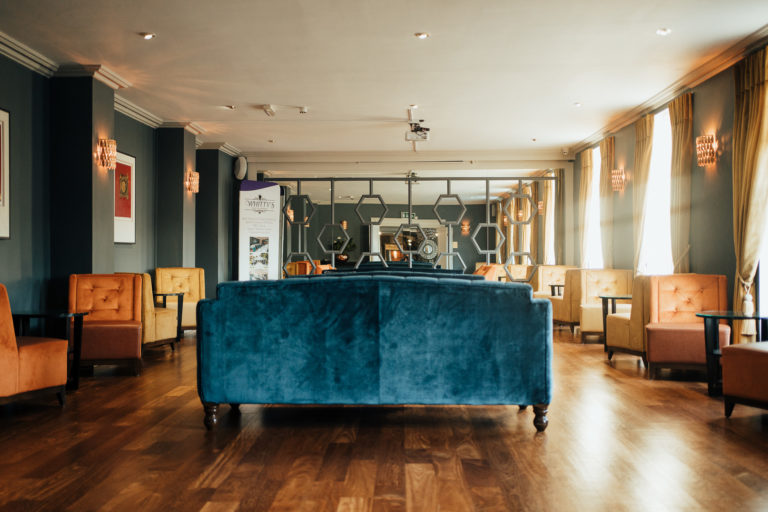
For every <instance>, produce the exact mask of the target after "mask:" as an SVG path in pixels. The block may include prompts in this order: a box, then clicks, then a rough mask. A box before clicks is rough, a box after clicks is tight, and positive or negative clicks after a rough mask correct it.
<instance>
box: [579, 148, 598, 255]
mask: <svg viewBox="0 0 768 512" xmlns="http://www.w3.org/2000/svg"><path fill="white" fill-rule="evenodd" d="M600 163H601V162H600V148H599V147H596V148H594V149H593V150H592V180H591V182H590V186H589V192H588V195H587V207H586V211H585V213H584V238H585V246H584V251H585V253H584V257H583V258H582V262H581V266H582V267H583V268H603V237H602V235H601V233H600Z"/></svg>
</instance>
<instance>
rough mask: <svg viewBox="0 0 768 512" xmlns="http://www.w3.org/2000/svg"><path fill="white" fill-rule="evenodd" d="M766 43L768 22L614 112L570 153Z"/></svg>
mask: <svg viewBox="0 0 768 512" xmlns="http://www.w3.org/2000/svg"><path fill="white" fill-rule="evenodd" d="M766 43H768V25H765V26H763V27H762V28H761V29H760V30H757V31H756V32H753V33H752V34H750V35H748V36H747V37H745V38H744V39H742V40H741V41H739V42H738V43H736V44H734V45H733V46H731V47H730V48H728V49H727V50H725V51H723V52H721V53H719V54H718V55H717V56H715V57H714V58H712V59H710V60H709V61H707V62H706V63H704V64H703V65H702V66H699V67H698V68H696V69H694V70H693V71H691V72H690V73H688V74H687V75H685V76H684V77H682V78H681V79H680V80H678V81H677V82H675V83H673V84H671V85H670V86H669V87H667V88H665V89H664V90H662V91H661V92H659V93H658V94H656V95H655V96H653V97H652V98H650V99H649V100H648V101H646V102H644V103H642V104H641V105H638V106H637V107H635V108H633V109H631V110H629V111H627V112H624V113H623V114H620V115H618V116H616V117H615V118H614V119H613V120H611V121H610V122H609V123H608V124H607V125H605V126H604V127H603V128H602V129H600V130H599V131H597V132H595V133H593V134H592V135H590V136H589V137H587V138H586V139H584V140H582V141H581V142H579V143H578V144H576V145H575V146H573V147H572V148H571V154H574V155H575V154H577V153H579V152H580V151H583V150H585V149H587V148H588V147H590V146H594V145H595V144H597V143H598V142H600V141H601V140H602V139H604V138H605V137H607V136H609V135H612V134H614V133H616V132H618V131H619V130H621V129H622V128H624V127H625V126H629V125H630V124H632V123H634V122H635V121H637V120H638V119H640V118H641V117H643V116H644V115H646V114H649V113H651V112H653V111H654V110H657V109H659V108H661V107H663V106H664V105H666V104H667V103H669V102H670V101H672V100H673V99H675V98H676V97H678V96H679V95H681V94H683V93H684V92H687V91H688V90H689V89H693V88H694V87H696V86H697V85H699V84H701V83H703V82H705V81H707V80H709V79H710V78H712V77H713V76H715V75H717V74H718V73H720V72H722V71H725V70H726V69H728V68H730V67H731V66H733V65H734V64H736V63H737V62H739V61H740V60H741V59H743V58H744V56H745V55H747V54H748V53H750V52H751V51H752V50H754V49H756V48H758V47H760V46H763V45H765V44H766Z"/></svg>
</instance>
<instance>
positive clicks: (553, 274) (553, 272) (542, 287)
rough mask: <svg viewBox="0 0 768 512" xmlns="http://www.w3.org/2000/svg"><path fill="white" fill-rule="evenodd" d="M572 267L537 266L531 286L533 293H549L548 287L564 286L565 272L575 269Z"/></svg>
mask: <svg viewBox="0 0 768 512" xmlns="http://www.w3.org/2000/svg"><path fill="white" fill-rule="evenodd" d="M575 268H576V267H574V266H572V265H539V266H538V267H537V268H536V275H535V276H533V281H532V282H531V286H533V289H534V291H537V292H547V293H550V289H549V285H551V284H565V272H566V270H570V269H575Z"/></svg>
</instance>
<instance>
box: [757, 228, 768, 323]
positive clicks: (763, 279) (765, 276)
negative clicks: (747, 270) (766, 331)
mask: <svg viewBox="0 0 768 512" xmlns="http://www.w3.org/2000/svg"><path fill="white" fill-rule="evenodd" d="M765 228H766V229H765V235H764V236H763V252H762V254H761V255H760V265H758V267H757V270H758V271H759V272H760V275H759V276H758V281H757V284H758V287H757V296H758V298H757V303H758V305H759V306H760V314H761V315H768V226H766V227H765Z"/></svg>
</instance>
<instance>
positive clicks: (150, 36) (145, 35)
mask: <svg viewBox="0 0 768 512" xmlns="http://www.w3.org/2000/svg"><path fill="white" fill-rule="evenodd" d="M139 35H140V36H141V37H143V38H144V39H146V40H147V41H149V40H150V39H154V38H156V37H157V34H155V33H154V32H139Z"/></svg>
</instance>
